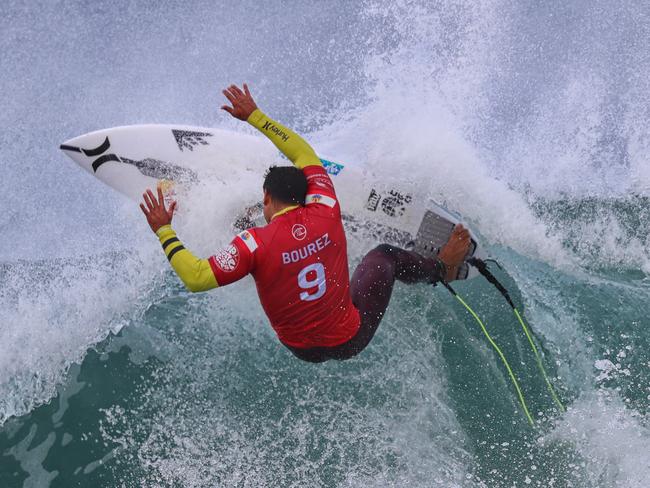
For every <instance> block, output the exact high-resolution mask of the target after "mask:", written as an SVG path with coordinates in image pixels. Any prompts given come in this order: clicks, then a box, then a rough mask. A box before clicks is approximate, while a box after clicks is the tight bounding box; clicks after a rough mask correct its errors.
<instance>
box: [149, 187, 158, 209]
mask: <svg viewBox="0 0 650 488" xmlns="http://www.w3.org/2000/svg"><path fill="white" fill-rule="evenodd" d="M147 198H148V199H149V200H148V201H149V203H150V204H151V210H155V209H156V207H157V206H158V202H157V201H156V197H155V196H154V194H153V192H152V191H151V190H147Z"/></svg>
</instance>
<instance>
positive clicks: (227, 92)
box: [221, 88, 235, 105]
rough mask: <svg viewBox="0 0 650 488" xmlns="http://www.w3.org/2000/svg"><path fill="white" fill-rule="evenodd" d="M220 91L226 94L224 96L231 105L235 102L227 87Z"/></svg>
mask: <svg viewBox="0 0 650 488" xmlns="http://www.w3.org/2000/svg"><path fill="white" fill-rule="evenodd" d="M221 92H222V93H223V94H224V95H225V96H226V98H227V99H228V101H229V102H230V103H232V104H233V105H234V104H235V97H234V96H233V95H232V94H231V93H230V92H229V91H228V89H227V88H226V89H225V90H222V91H221Z"/></svg>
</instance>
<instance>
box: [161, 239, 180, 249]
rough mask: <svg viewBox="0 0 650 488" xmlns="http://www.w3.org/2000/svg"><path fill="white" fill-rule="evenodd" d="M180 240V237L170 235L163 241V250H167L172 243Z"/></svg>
mask: <svg viewBox="0 0 650 488" xmlns="http://www.w3.org/2000/svg"><path fill="white" fill-rule="evenodd" d="M174 242H178V237H170V238H169V239H167V240H166V241H165V242H163V243H162V247H163V251H166V250H167V248H168V247H169V245H170V244H173V243H174Z"/></svg>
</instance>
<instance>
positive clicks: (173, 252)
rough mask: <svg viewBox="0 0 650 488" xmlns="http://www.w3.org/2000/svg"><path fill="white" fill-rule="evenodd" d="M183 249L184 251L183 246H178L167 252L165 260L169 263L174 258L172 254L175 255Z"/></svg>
mask: <svg viewBox="0 0 650 488" xmlns="http://www.w3.org/2000/svg"><path fill="white" fill-rule="evenodd" d="M183 249H185V246H183V245H180V246H178V247H175V248H174V249H172V250H171V251H170V252H169V254H168V255H167V259H168V260H169V261H171V260H172V258H173V257H174V254H176V253H177V252H178V251H182V250H183Z"/></svg>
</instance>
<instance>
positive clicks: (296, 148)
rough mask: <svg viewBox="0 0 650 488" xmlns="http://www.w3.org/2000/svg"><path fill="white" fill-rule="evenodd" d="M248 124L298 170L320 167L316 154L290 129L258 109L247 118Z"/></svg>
mask: <svg viewBox="0 0 650 488" xmlns="http://www.w3.org/2000/svg"><path fill="white" fill-rule="evenodd" d="M248 123H249V124H251V125H252V126H253V127H255V128H256V129H257V130H259V131H260V132H261V133H262V134H264V135H265V136H266V137H268V138H269V139H271V142H272V143H273V144H275V145H276V146H277V148H278V149H279V150H280V151H282V154H284V155H285V156H286V157H287V158H289V160H290V161H291V162H292V163H293V164H294V165H295V166H296V167H297V168H298V169H303V168H305V167H306V166H322V165H323V163H321V160H320V159H319V158H318V156H317V155H316V152H315V151H314V150H313V149H312V147H311V146H310V145H309V144H308V143H307V141H305V140H304V139H303V138H302V137H300V136H299V135H298V134H296V133H295V132H294V131H292V130H291V129H289V128H287V127H285V126H284V125H282V124H280V123H279V122H276V121H275V120H273V119H272V118H270V117H268V116H267V115H265V114H264V113H263V112H262V111H261V110H260V109H259V108H258V109H257V110H255V111H254V112H253V113H252V114H250V116H249V117H248Z"/></svg>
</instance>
